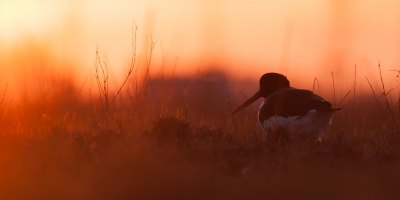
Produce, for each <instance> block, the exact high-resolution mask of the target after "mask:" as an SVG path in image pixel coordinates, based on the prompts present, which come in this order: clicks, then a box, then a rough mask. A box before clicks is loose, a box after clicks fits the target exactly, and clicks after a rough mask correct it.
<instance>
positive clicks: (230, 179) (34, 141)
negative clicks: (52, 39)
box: [0, 68, 400, 199]
mask: <svg viewBox="0 0 400 200" xmlns="http://www.w3.org/2000/svg"><path fill="white" fill-rule="evenodd" d="M99 69H100V68H99ZM97 76H98V77H97V79H96V80H97V81H98V82H97V84H98V85H97V88H96V87H94V88H91V90H93V91H92V92H91V93H90V94H89V95H88V94H84V93H85V92H84V91H87V90H84V89H83V88H85V87H89V86H87V85H85V84H81V85H78V84H74V83H73V81H72V80H70V79H62V78H60V79H55V78H44V79H42V81H40V83H41V84H40V85H39V86H40V88H39V89H38V90H37V91H35V93H34V95H33V94H32V93H27V94H25V96H23V97H22V101H21V103H18V104H16V103H15V104H13V103H12V98H7V95H8V93H9V92H10V91H7V89H6V88H5V90H4V96H5V98H4V97H3V100H4V99H6V100H4V101H2V104H1V105H0V109H1V112H2V118H1V120H0V124H1V126H0V131H1V135H0V163H1V165H0V177H1V178H0V197H1V199H228V198H229V199H267V198H268V199H396V198H399V197H400V192H399V191H398V188H399V186H400V170H399V168H400V157H399V156H400V155H399V151H400V139H399V132H400V129H399V117H400V116H399V113H400V110H399V105H398V102H399V99H398V98H394V97H393V98H392V96H390V95H389V93H388V92H387V91H386V93H387V94H388V95H386V96H381V95H379V94H380V93H382V92H381V91H380V90H378V89H377V88H375V90H376V91H374V93H376V94H377V95H378V96H375V95H374V93H373V92H372V91H370V92H366V93H365V94H364V93H361V92H360V93H358V96H356V97H357V98H356V97H355V96H352V95H353V93H352V92H350V94H349V95H348V96H347V97H343V96H342V97H336V98H337V99H338V100H337V101H338V104H339V101H340V100H342V101H341V102H340V105H338V106H340V107H342V108H343V110H342V111H340V112H338V113H337V115H336V116H335V118H334V121H333V125H332V127H331V128H329V129H328V131H327V132H326V133H325V135H324V136H323V137H322V141H321V142H306V141H291V140H290V139H289V138H287V137H284V135H282V134H279V133H277V134H270V135H264V134H263V133H262V132H261V130H260V129H259V127H258V126H257V122H256V110H257V108H258V105H259V104H258V103H259V102H258V103H255V105H253V106H252V107H250V108H248V109H246V110H244V111H243V112H241V113H239V114H238V115H235V116H231V115H230V113H231V111H232V107H235V106H237V105H239V103H240V102H241V101H243V100H244V99H245V93H243V91H239V90H237V88H235V87H233V86H237V85H240V86H241V87H242V88H244V87H250V85H252V86H251V87H257V82H256V81H257V80H255V81H254V82H252V83H248V82H239V83H233V82H232V81H230V80H229V79H228V78H227V76H226V75H225V74H224V73H219V72H206V73H202V74H201V75H199V76H197V77H194V78H188V79H182V78H168V79H167V78H165V79H162V78H148V79H146V78H145V79H144V80H142V81H143V84H142V85H139V86H138V84H137V79H135V78H134V77H131V78H130V79H129V80H128V81H127V83H126V84H125V85H124V87H122V90H121V91H120V92H119V93H118V91H117V90H116V91H113V92H111V91H110V92H109V91H108V89H107V87H108V86H107V85H106V86H104V83H107V82H106V81H104V78H102V76H101V71H100V72H98V73H97ZM310 82H311V83H312V81H310ZM365 84H368V83H367V82H365ZM310 85H311V84H310ZM35 87H36V86H35ZM251 87H250V88H251ZM308 89H311V88H308ZM351 89H352V88H350V89H349V91H351ZM380 89H381V88H380ZM107 92H108V94H107ZM117 93H118V94H117ZM250 93H251V92H248V94H250ZM85 96H86V97H85ZM114 97H116V98H114ZM328 100H329V99H328ZM354 104H357V106H355V105H354Z"/></svg>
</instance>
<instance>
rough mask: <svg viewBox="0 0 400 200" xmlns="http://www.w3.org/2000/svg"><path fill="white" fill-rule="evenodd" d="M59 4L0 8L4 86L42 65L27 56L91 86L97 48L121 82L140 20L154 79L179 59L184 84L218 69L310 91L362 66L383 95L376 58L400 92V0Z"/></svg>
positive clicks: (41, 1)
mask: <svg viewBox="0 0 400 200" xmlns="http://www.w3.org/2000/svg"><path fill="white" fill-rule="evenodd" d="M59 2H61V1H51V0H20V1H12V0H2V1H1V2H0V27H1V29H0V44H1V45H0V64H1V72H2V74H3V75H1V77H4V74H7V73H16V74H19V73H21V69H22V71H27V70H28V69H27V68H32V64H30V63H32V62H31V60H30V59H34V60H35V62H34V63H36V64H37V65H40V63H43V62H42V61H40V59H42V58H36V57H37V56H36V57H35V55H36V54H35V55H31V54H32V52H35V53H37V52H36V50H34V49H35V48H39V49H41V50H40V51H38V52H41V51H43V52H46V53H44V54H43V55H42V56H44V57H46V56H51V57H52V58H51V59H54V61H51V62H54V63H56V64H54V63H53V64H49V66H48V68H56V67H57V66H62V67H66V68H68V69H69V70H70V71H72V72H71V73H74V74H77V75H79V76H78V77H80V78H81V79H85V78H88V77H90V76H92V74H93V60H94V56H95V49H96V44H98V46H99V50H100V55H101V56H102V58H103V59H104V60H105V61H106V63H107V64H108V66H109V67H110V68H111V69H112V73H113V74H114V76H115V77H119V76H121V74H123V73H125V71H124V70H126V69H127V67H128V64H129V62H130V57H131V28H132V25H133V20H135V22H136V24H137V25H138V29H139V30H138V33H139V35H138V51H139V52H142V55H143V52H144V49H145V46H146V45H145V44H146V41H149V38H150V36H151V37H152V38H153V39H154V40H157V44H156V46H155V49H154V62H153V65H152V66H151V68H152V69H153V70H152V71H151V73H152V74H153V75H155V74H157V73H159V69H160V66H162V64H161V63H162V60H163V62H164V64H165V66H166V69H165V70H166V72H165V73H170V71H171V70H172V69H171V68H172V66H173V65H174V62H175V61H176V59H177V58H179V59H178V60H179V61H178V64H177V66H176V74H178V75H192V74H194V73H196V72H197V71H198V70H199V69H200V70H206V69H208V68H209V67H210V66H220V67H223V70H224V71H225V72H228V73H229V74H230V76H233V77H242V78H252V79H255V80H256V79H258V78H259V77H260V75H261V74H262V73H265V72H268V71H276V72H281V73H284V74H286V75H287V76H289V78H290V79H291V80H293V81H292V82H294V83H296V84H297V85H299V87H309V86H310V83H312V80H313V79H314V77H318V78H319V79H324V78H330V76H331V71H333V72H334V73H335V75H336V76H337V78H338V79H339V80H340V81H338V82H339V83H338V84H344V85H346V84H347V85H351V84H352V83H353V77H354V75H353V70H354V65H357V68H358V73H357V78H358V79H359V80H360V81H363V82H365V80H364V79H365V78H364V76H368V77H370V80H372V83H373V84H374V85H377V86H379V79H378V76H377V74H376V72H377V68H376V67H377V59H378V58H379V60H380V61H381V65H382V69H383V71H384V75H385V76H387V77H392V78H387V79H386V80H388V81H389V82H390V81H392V82H393V83H394V84H397V83H396V82H395V81H397V80H396V78H395V73H393V72H389V70H391V69H399V66H400V65H399V62H400V60H399V55H400V37H399V35H400V14H399V13H400V2H399V1H395V0H392V1H389V0H383V1H379V3H378V2H377V1H374V0H352V1H346V0H322V1H321V0H304V1H295V0H282V1H272V0H270V1H256V0H252V1H241V0H230V1H223V0H206V1H205V0H189V1H188V0H148V1H142V0H141V1H135V0H133V1H132V0H130V1H128V0H115V1H101V0H96V1H94V0H85V1H78V0H75V1H64V2H63V3H59ZM30 47H32V49H29V48H30ZM10 52H11V53H10ZM10 55H11V56H10ZM25 57H29V58H25ZM32 57H35V58H32ZM39 57H40V56H39ZM22 58H23V59H22ZM38 59H39V60H38ZM21 60H23V61H21ZM57 63H58V64H60V65H58V64H57ZM29 70H31V69H29ZM29 70H28V71H29ZM16 76H18V75H16ZM299 77H301V78H300V79H299ZM6 79H7V78H4V79H3V81H2V82H1V83H0V86H1V84H4V83H3V82H6ZM7 81H12V80H7ZM322 82H324V81H322ZM326 83H327V84H331V82H330V81H326ZM346 91H347V89H346Z"/></svg>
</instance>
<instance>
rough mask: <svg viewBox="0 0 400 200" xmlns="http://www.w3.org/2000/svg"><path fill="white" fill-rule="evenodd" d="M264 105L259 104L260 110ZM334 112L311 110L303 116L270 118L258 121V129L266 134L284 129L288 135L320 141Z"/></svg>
mask: <svg viewBox="0 0 400 200" xmlns="http://www.w3.org/2000/svg"><path fill="white" fill-rule="evenodd" d="M263 105H264V102H263V103H262V104H261V106H260V108H261V107H262V106H263ZM334 113H335V112H334V111H317V110H315V109H312V110H310V111H309V112H308V114H307V115H305V116H289V117H282V116H272V117H270V118H269V119H268V120H265V121H259V125H260V127H261V128H262V129H263V131H264V132H265V133H266V134H268V132H269V131H271V130H278V129H277V128H286V129H287V130H289V131H290V135H291V136H292V137H294V138H296V137H307V138H315V139H320V137H321V136H322V134H323V133H324V132H325V130H326V129H327V128H328V127H329V126H330V125H331V122H332V118H333V115H334Z"/></svg>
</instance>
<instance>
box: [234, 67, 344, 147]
mask: <svg viewBox="0 0 400 200" xmlns="http://www.w3.org/2000/svg"><path fill="white" fill-rule="evenodd" d="M262 97H263V98H264V99H265V100H264V102H262V103H261V105H260V107H259V110H258V124H259V126H260V128H261V129H262V130H263V132H265V133H266V134H268V133H270V132H271V131H273V130H277V128H278V129H279V130H280V128H283V129H284V130H286V131H288V133H289V135H290V136H291V138H308V139H315V140H319V141H321V136H322V135H323V133H324V132H325V130H326V129H327V128H328V127H329V126H330V125H331V123H332V118H333V116H334V114H335V113H336V112H337V111H339V110H341V108H334V107H332V104H331V103H329V102H328V101H325V100H324V99H323V98H322V97H320V96H318V95H317V94H315V93H314V92H312V91H310V90H305V89H297V88H293V87H291V86H290V82H289V80H288V79H287V78H286V76H284V75H282V74H279V73H274V72H271V73H266V74H264V75H263V76H261V78H260V89H259V90H258V91H257V92H256V93H255V94H254V95H253V96H252V97H250V98H249V99H248V100H247V101H245V102H244V103H243V104H241V105H240V106H239V107H237V108H236V109H235V110H234V111H233V112H232V115H233V114H235V113H237V112H239V111H241V110H243V109H244V108H246V107H247V106H249V105H250V104H252V103H253V102H254V101H256V100H257V99H259V98H262Z"/></svg>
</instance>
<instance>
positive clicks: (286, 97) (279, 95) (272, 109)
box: [259, 87, 332, 121]
mask: <svg viewBox="0 0 400 200" xmlns="http://www.w3.org/2000/svg"><path fill="white" fill-rule="evenodd" d="M330 108H332V104H331V103H329V102H327V101H325V100H324V99H323V98H322V97H320V96H318V95H316V94H314V93H313V92H311V91H309V90H301V89H296V88H291V87H289V88H283V89H279V90H277V91H276V92H274V93H272V94H271V95H270V96H268V97H267V98H266V99H265V101H264V104H263V106H262V107H261V108H260V113H259V117H260V121H264V120H267V119H269V118H270V117H272V116H274V115H277V116H282V117H289V116H304V115H306V114H307V113H308V112H309V111H310V110H312V109H316V110H326V109H330Z"/></svg>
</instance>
